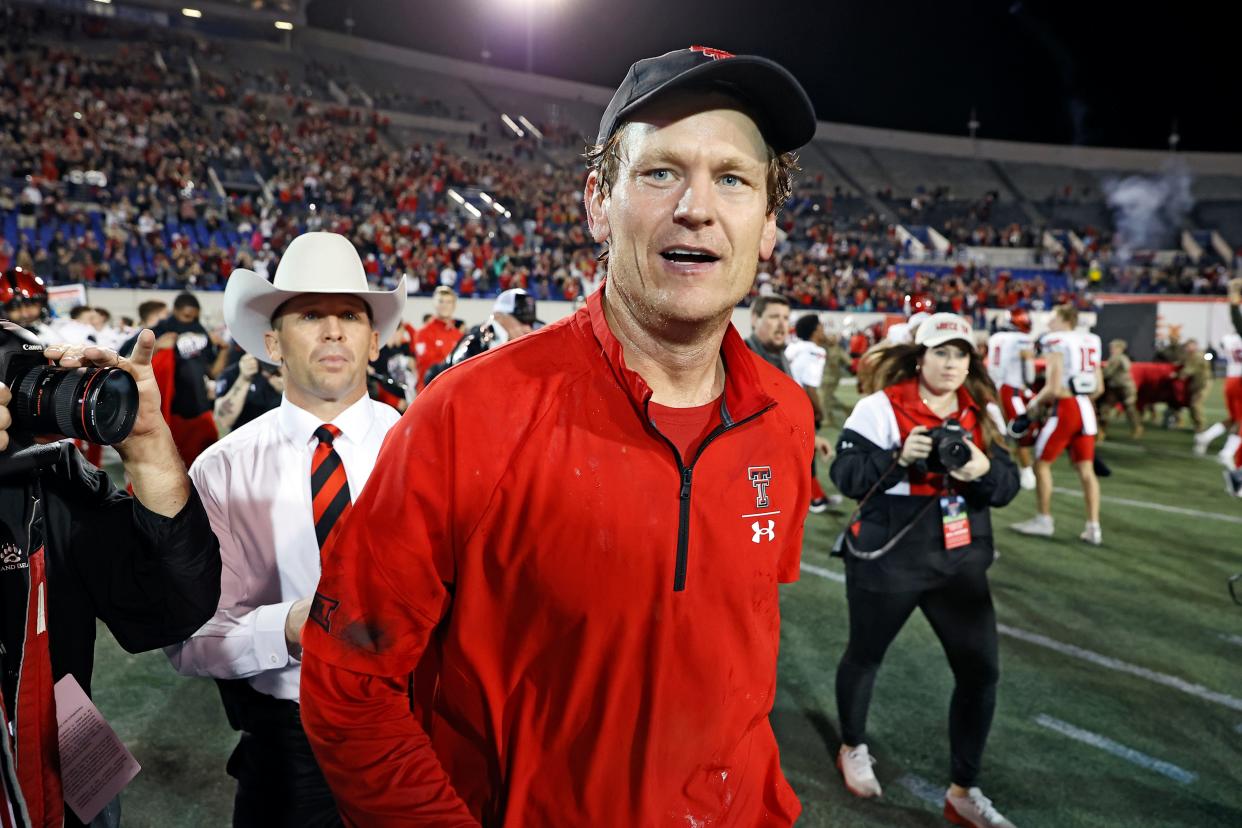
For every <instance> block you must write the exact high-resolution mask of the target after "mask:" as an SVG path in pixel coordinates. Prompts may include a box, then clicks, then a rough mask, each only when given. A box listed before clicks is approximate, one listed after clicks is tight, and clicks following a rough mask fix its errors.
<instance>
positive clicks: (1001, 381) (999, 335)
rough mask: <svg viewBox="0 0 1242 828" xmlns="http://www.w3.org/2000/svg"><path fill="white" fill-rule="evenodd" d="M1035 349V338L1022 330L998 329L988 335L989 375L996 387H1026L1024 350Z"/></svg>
mask: <svg viewBox="0 0 1242 828" xmlns="http://www.w3.org/2000/svg"><path fill="white" fill-rule="evenodd" d="M1034 350H1035V341H1034V339H1032V338H1031V335H1030V334H1024V333H1022V332H1021V331H998V332H996V333H994V334H992V335H991V336H990V337H988V376H990V377H991V378H992V382H993V383H994V384H995V385H996V387H997V388H1000V387H1001V386H1002V385H1008V386H1010V387H1012V388H1026V385H1027V382H1026V372H1025V371H1024V370H1023V367H1024V366H1023V362H1024V360H1023V359H1022V352H1023V351H1034Z"/></svg>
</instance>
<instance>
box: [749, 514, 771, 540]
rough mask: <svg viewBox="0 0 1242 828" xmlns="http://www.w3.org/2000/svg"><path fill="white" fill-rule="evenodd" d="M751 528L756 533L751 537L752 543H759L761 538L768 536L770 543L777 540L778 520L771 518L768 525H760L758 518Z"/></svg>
mask: <svg viewBox="0 0 1242 828" xmlns="http://www.w3.org/2000/svg"><path fill="white" fill-rule="evenodd" d="M750 528H751V530H752V531H753V532H754V533H755V534H753V535H751V537H750V542H751V543H758V542H759V539H760V538H767V539H768V543H771V542H772V541H774V540H776V521H774V520H769V521H768V525H767V526H760V525H759V521H757V520H756V521H755V522H754V523H752V524H751V525H750Z"/></svg>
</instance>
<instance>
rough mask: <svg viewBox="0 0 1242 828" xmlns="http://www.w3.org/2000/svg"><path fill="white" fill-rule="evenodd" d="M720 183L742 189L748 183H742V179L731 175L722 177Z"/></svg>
mask: <svg viewBox="0 0 1242 828" xmlns="http://www.w3.org/2000/svg"><path fill="white" fill-rule="evenodd" d="M720 183H721V184H724V185H725V186H726V187H740V186H742V185H743V184H745V183H746V182H744V181H742V179H740V178H738V177H737V176H736V175H732V174H730V175H722V176H721V177H720Z"/></svg>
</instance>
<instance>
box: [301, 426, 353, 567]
mask: <svg viewBox="0 0 1242 828" xmlns="http://www.w3.org/2000/svg"><path fill="white" fill-rule="evenodd" d="M315 436H316V437H318V438H319V445H317V446H315V455H314V457H312V458H311V512H312V513H313V514H314V516H315V539H316V540H318V541H319V549H320V551H321V552H322V551H323V547H324V545H325V544H326V543H327V542H328V536H329V535H330V534H331V533H332V527H333V526H335V525H336V524H337V523H338V522H339V521H340V519H341V518H342V517H343V516H344V515H345V512H347V511H348V510H349V504H350V495H349V480H348V478H346V477H345V465H344V464H343V463H342V462H341V455H339V454H337V453H336V449H334V448H332V441H333V440H335V439H336V438H337V437H340V436H341V430H340V429H339V428H337V427H336V426H334V425H331V424H328V425H322V426H320V427H319V428H317V429H315Z"/></svg>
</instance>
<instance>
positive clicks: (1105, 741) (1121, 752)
mask: <svg viewBox="0 0 1242 828" xmlns="http://www.w3.org/2000/svg"><path fill="white" fill-rule="evenodd" d="M1035 724H1037V725H1039V726H1040V727H1046V728H1048V729H1049V730H1052V731H1055V732H1057V733H1060V734H1061V735H1062V736H1068V737H1069V738H1071V739H1073V740H1074V741H1076V742H1082V743H1083V744H1084V745H1091V746H1092V747H1097V748H1099V749H1100V750H1102V751H1104V752H1106V753H1111V754H1112V755H1113V756H1116V757H1117V758H1118V759H1124V760H1125V761H1127V762H1129V763H1131V764H1134V765H1138V766H1139V767H1140V768H1145V769H1147V770H1149V771H1155V772H1156V773H1158V774H1160V775H1161V776H1167V777H1168V778H1170V779H1172V780H1173V781H1174V782H1181V783H1182V784H1183V785H1189V784H1190V783H1191V782H1194V781H1195V780H1196V779H1198V778H1199V774H1197V773H1194V772H1192V771H1188V770H1186V769H1185V768H1179V767H1178V766H1177V765H1174V764H1173V763H1172V762H1165V761H1164V760H1163V759H1156V758H1155V757H1152V756H1148V755H1147V754H1146V753H1140V752H1139V751H1137V750H1135V749H1134V748H1129V747H1126V746H1125V745H1123V744H1120V743H1118V742H1114V741H1113V740H1112V739H1109V738H1108V737H1107V736H1101V735H1100V734H1098V733H1092V732H1091V731H1090V730H1083V729H1082V728H1080V727H1074V726H1073V725H1072V724H1069V723H1068V722H1063V721H1061V720H1060V719H1054V718H1052V717H1051V716H1046V715H1044V714H1043V713H1040V714H1039V715H1038V716H1036V717H1035Z"/></svg>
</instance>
